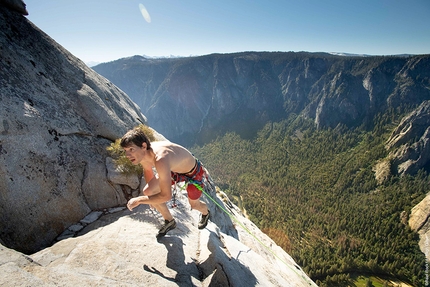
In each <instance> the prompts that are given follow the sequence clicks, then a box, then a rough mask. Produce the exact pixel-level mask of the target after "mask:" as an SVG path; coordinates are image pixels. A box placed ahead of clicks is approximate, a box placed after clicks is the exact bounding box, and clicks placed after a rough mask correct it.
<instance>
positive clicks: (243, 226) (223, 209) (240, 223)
mask: <svg viewBox="0 0 430 287" xmlns="http://www.w3.org/2000/svg"><path fill="white" fill-rule="evenodd" d="M190 182H191V183H192V184H194V186H195V187H196V188H197V189H198V190H200V191H201V192H203V193H204V195H206V197H208V198H209V199H210V200H212V201H213V202H214V203H215V204H216V205H217V206H218V207H219V208H220V209H221V210H222V211H224V213H225V214H227V215H228V216H229V217H230V218H231V219H233V220H234V222H236V223H237V224H239V225H240V226H241V227H242V228H243V229H244V230H245V231H246V232H248V234H249V235H251V236H252V237H253V238H254V239H255V240H257V242H258V243H260V244H261V246H263V247H264V248H266V249H267V250H268V251H269V252H270V253H271V254H272V255H273V256H275V257H276V258H278V259H279V260H280V261H281V262H282V263H284V264H285V265H286V266H287V267H288V268H290V269H291V270H292V271H293V272H294V273H296V275H298V276H300V277H302V278H303V279H305V280H306V281H308V283H309V285H312V284H313V282H312V284H311V283H310V282H309V280H308V278H306V277H304V276H303V274H299V273H298V272H297V271H296V270H295V269H294V268H292V267H291V266H290V265H289V264H288V263H287V262H286V261H284V260H283V259H282V258H280V257H279V256H278V255H276V253H275V252H274V251H273V250H272V249H271V248H270V247H268V246H267V245H265V244H264V243H263V242H262V241H261V240H260V239H258V238H257V237H256V236H255V235H254V234H253V233H252V232H251V231H250V230H249V229H248V228H247V227H246V226H245V225H243V224H242V222H240V221H239V220H238V219H237V218H236V217H235V216H234V215H233V214H231V213H230V212H228V211H227V210H226V209H225V208H224V207H223V206H221V205H220V204H219V203H218V202H217V201H216V200H215V199H213V198H212V197H211V196H210V195H209V194H208V193H207V192H206V191H205V190H204V189H203V188H202V187H201V186H200V185H198V184H197V183H195V182H193V181H192V180H190Z"/></svg>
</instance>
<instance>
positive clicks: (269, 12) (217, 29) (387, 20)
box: [24, 0, 430, 63]
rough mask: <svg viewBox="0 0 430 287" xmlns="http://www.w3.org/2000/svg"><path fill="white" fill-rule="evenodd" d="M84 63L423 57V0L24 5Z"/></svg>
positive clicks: (75, 0) (91, 0)
mask: <svg viewBox="0 0 430 287" xmlns="http://www.w3.org/2000/svg"><path fill="white" fill-rule="evenodd" d="M24 2H25V3H26V5H27V11H28V12H29V15H28V16H27V18H28V19H29V20H30V21H31V22H33V23H34V24H35V25H36V26H37V27H39V28H40V29H41V30H43V31H44V32H45V33H46V34H48V35H49V36H50V37H51V38H53V39H54V40H55V41H56V42H58V43H59V44H60V45H62V46H63V47H65V48H66V49H67V50H69V51H70V52H71V53H72V54H74V55H75V56H76V57H78V58H80V59H81V60H82V61H84V62H86V63H92V62H97V63H100V62H109V61H113V60H117V59H120V58H124V57H129V56H134V55H142V56H149V57H171V56H183V57H188V56H199V55H207V54H212V53H235V52H243V51H282V52H287V51H294V52H299V51H307V52H336V53H352V54H366V55H396V54H430V1H429V0H324V1H323V0H260V1H254V0H247V1H245V0H228V1H227V0H136V1H135V0H105V1H101V0H24Z"/></svg>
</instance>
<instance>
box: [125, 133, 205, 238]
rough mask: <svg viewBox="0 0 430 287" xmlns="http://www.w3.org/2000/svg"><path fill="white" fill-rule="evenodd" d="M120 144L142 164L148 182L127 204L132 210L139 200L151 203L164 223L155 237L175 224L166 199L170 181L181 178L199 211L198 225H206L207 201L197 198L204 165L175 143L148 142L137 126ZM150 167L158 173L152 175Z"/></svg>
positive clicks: (191, 201)
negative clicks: (141, 192)
mask: <svg viewBox="0 0 430 287" xmlns="http://www.w3.org/2000/svg"><path fill="white" fill-rule="evenodd" d="M120 144H121V147H122V148H123V149H124V151H125V155H126V156H127V158H128V159H129V160H130V161H131V162H132V164H134V165H137V164H139V163H140V164H141V165H142V167H143V176H144V178H145V180H146V183H147V184H146V186H145V187H144V188H143V195H141V196H138V197H134V198H132V199H130V200H129V201H128V203H127V207H128V209H129V210H133V208H135V207H136V206H138V205H140V204H150V205H151V206H153V207H154V208H155V209H157V211H158V212H160V213H161V215H162V216H163V218H164V225H163V226H162V227H161V228H160V230H159V232H158V234H157V238H161V237H163V236H164V235H166V233H167V232H168V231H169V230H172V229H174V228H175V227H176V222H175V219H174V218H173V216H172V214H171V213H170V211H169V209H168V208H167V205H166V202H167V201H169V200H170V199H171V198H172V192H171V187H172V184H175V183H177V182H180V181H186V182H188V186H187V193H188V201H189V203H190V205H191V208H192V209H196V210H198V211H200V212H201V218H200V221H199V224H198V228H199V229H203V228H205V227H206V225H207V224H208V220H209V217H210V213H209V209H208V207H207V205H206V203H204V202H203V201H200V200H199V198H200V196H201V195H202V191H201V190H200V189H201V188H203V183H202V180H203V177H204V176H205V169H204V168H203V166H202V164H201V162H200V161H199V160H197V159H196V158H195V157H194V156H193V155H192V154H191V153H190V152H189V151H188V150H187V149H186V148H184V147H182V146H180V145H178V144H175V143H172V142H169V141H156V142H150V141H149V139H148V138H147V136H146V135H145V134H144V132H143V131H142V130H141V129H139V128H135V129H133V130H130V131H128V132H127V133H126V134H125V135H124V136H123V137H122V138H121V142H120ZM153 167H155V169H156V171H157V175H154V172H153V169H152V168H153ZM199 187H200V188H199Z"/></svg>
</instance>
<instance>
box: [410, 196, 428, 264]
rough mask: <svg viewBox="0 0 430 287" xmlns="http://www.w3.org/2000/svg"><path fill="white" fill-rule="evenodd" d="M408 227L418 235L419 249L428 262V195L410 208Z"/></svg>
mask: <svg viewBox="0 0 430 287" xmlns="http://www.w3.org/2000/svg"><path fill="white" fill-rule="evenodd" d="M409 226H410V227H411V229H412V230H414V231H415V232H418V234H419V235H420V242H419V245H420V249H421V251H422V252H423V253H424V254H425V255H426V257H427V260H429V261H430V250H429V247H430V193H429V194H427V196H426V197H425V198H424V199H423V200H422V201H421V202H420V203H419V204H417V205H416V206H414V208H412V210H411V214H410V216H409Z"/></svg>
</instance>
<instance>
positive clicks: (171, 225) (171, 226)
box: [157, 219, 176, 239]
mask: <svg viewBox="0 0 430 287" xmlns="http://www.w3.org/2000/svg"><path fill="white" fill-rule="evenodd" d="M175 228H176V221H175V219H172V220H170V221H168V220H164V225H163V226H162V227H161V228H160V230H159V231H158V234H157V239H159V238H161V237H163V236H164V235H166V233H167V232H168V231H170V230H172V229H175Z"/></svg>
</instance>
